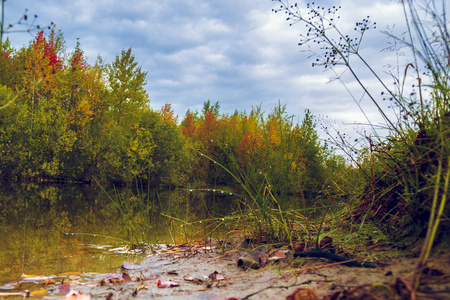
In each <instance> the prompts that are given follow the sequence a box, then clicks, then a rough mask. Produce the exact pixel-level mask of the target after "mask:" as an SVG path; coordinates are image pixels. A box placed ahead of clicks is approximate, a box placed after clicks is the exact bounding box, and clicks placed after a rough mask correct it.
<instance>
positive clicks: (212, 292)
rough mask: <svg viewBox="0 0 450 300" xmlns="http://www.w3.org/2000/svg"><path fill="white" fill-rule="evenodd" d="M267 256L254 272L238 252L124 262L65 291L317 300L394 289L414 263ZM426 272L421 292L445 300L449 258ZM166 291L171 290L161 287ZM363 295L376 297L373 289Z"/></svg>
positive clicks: (100, 295) (175, 253)
mask: <svg viewBox="0 0 450 300" xmlns="http://www.w3.org/2000/svg"><path fill="white" fill-rule="evenodd" d="M268 251H269V250H266V253H265V254H266V255H268V256H267V257H265V259H266V264H265V265H264V266H262V267H261V268H260V269H257V270H254V269H251V268H247V269H243V268H241V267H239V266H238V263H237V262H238V259H239V258H240V257H241V255H242V254H243V253H245V252H243V251H228V252H226V253H224V254H222V253H219V251H216V252H208V253H197V252H198V251H195V252H183V251H181V249H174V250H171V251H166V252H164V253H159V254H155V255H150V256H148V257H147V258H146V259H145V260H144V261H143V262H142V263H141V264H131V263H127V262H125V263H124V264H123V267H125V268H120V269H118V273H117V274H97V275H86V277H82V280H80V281H74V282H72V283H71V284H70V289H72V290H73V291H76V292H78V293H82V294H86V295H90V297H91V298H93V299H107V298H108V299H125V298H128V299H148V298H153V297H155V298H164V299H215V298H219V299H229V298H231V299H286V297H288V296H289V295H291V294H293V293H294V292H295V291H296V290H297V289H298V288H307V289H311V291H313V292H314V293H316V294H317V297H318V299H323V297H324V296H326V295H332V294H336V293H337V292H338V291H341V290H352V289H355V288H358V287H362V286H363V285H365V284H373V283H384V284H386V286H387V285H395V282H396V280H397V278H404V279H409V278H411V275H412V273H413V271H414V267H415V262H416V258H414V257H393V258H389V257H388V256H387V255H386V253H383V252H380V253H375V254H374V256H372V258H373V259H372V263H373V264H375V265H376V268H360V267H349V266H344V265H339V264H336V263H335V262H332V261H329V260H327V259H323V258H297V259H296V260H293V258H292V253H289V252H288V251H287V250H286V251H285V252H286V255H287V256H286V257H285V258H279V257H276V258H275V259H270V257H274V256H276V255H280V252H279V251H278V250H277V251H272V252H271V253H269V252H268ZM269 255H272V256H269ZM429 266H430V270H432V271H429V274H426V275H424V279H423V280H422V282H423V285H422V286H421V290H422V291H425V292H429V293H430V294H431V295H433V296H434V297H438V298H437V299H446V298H445V297H449V296H450V295H449V294H448V293H447V294H445V293H436V292H438V291H442V290H447V291H450V276H449V273H448V270H449V267H450V255H449V254H440V255H435V256H433V257H432V258H431V259H430V263H429ZM123 273H125V274H126V275H123ZM158 282H159V284H158ZM158 285H159V287H158ZM167 285H173V286H172V287H164V286H167ZM381 286H382V285H381ZM366 290H370V291H373V292H376V291H375V290H374V288H373V287H372V288H370V289H368V288H366ZM378 292H379V291H378ZM383 293H387V292H386V291H383ZM439 297H440V298H439ZM419 298H420V297H419ZM311 299H312V298H311ZM329 299H338V298H329Z"/></svg>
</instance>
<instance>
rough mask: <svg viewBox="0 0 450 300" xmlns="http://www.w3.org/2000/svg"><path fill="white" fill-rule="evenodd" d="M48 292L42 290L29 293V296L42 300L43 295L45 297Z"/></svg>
mask: <svg viewBox="0 0 450 300" xmlns="http://www.w3.org/2000/svg"><path fill="white" fill-rule="evenodd" d="M47 292H48V290H46V289H43V290H37V291H32V292H30V295H31V296H33V297H36V298H43V297H44V296H45V295H47Z"/></svg>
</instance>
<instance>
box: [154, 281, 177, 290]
mask: <svg viewBox="0 0 450 300" xmlns="http://www.w3.org/2000/svg"><path fill="white" fill-rule="evenodd" d="M179 285H180V284H179V283H177V282H173V281H165V282H161V280H158V283H157V284H156V286H157V287H159V288H168V287H175V286H179Z"/></svg>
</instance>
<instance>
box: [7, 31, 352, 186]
mask: <svg viewBox="0 0 450 300" xmlns="http://www.w3.org/2000/svg"><path fill="white" fill-rule="evenodd" d="M0 64H1V65H0V67H1V69H2V74H1V79H0V80H1V82H0V83H1V87H0V91H1V96H0V97H1V99H2V106H3V109H1V110H0V128H1V129H0V130H1V137H0V139H1V141H0V149H1V153H2V155H1V158H0V165H1V173H0V176H1V177H2V178H4V179H8V180H44V181H65V182H73V181H77V182H89V181H92V177H93V176H94V175H95V176H96V178H97V179H98V180H99V181H101V182H104V183H114V184H130V183H132V182H133V181H135V180H139V181H141V182H145V183H148V184H150V185H152V186H162V187H172V188H173V187H185V188H189V187H192V186H202V185H212V184H219V185H225V184H230V183H232V181H233V180H232V178H230V175H229V174H228V173H227V172H226V171H225V170H224V169H223V168H221V167H218V165H219V164H220V165H222V166H223V167H226V168H228V169H229V170H232V171H233V172H236V173H242V174H240V176H247V177H249V176H253V175H254V174H256V173H259V172H262V171H264V173H265V174H266V176H268V179H269V181H271V182H272V184H273V185H276V186H279V187H280V190H281V189H283V190H285V191H287V192H290V193H295V192H298V191H299V189H301V190H302V191H309V192H317V191H319V190H320V189H321V188H322V186H323V185H324V184H326V181H327V178H329V177H330V176H331V173H332V172H333V170H332V169H333V168H336V167H341V168H344V169H345V168H346V166H345V163H344V160H343V159H342V158H340V157H337V156H334V155H333V154H332V153H331V152H329V151H327V150H326V147H325V145H323V143H321V142H320V141H319V139H318V136H317V133H316V129H315V125H316V124H315V120H314V117H313V116H312V114H311V113H310V112H309V111H306V112H305V116H304V119H303V122H302V123H301V124H296V123H295V122H294V121H295V119H294V116H290V115H288V114H287V113H286V107H285V106H282V105H280V106H278V107H275V108H274V109H273V111H271V112H270V113H268V114H267V115H265V113H264V112H262V110H261V108H260V107H256V108H254V109H252V111H251V112H250V113H248V114H246V113H245V112H238V111H236V112H235V113H234V114H232V115H227V114H220V105H219V103H218V102H216V103H211V102H210V101H209V100H208V101H205V103H204V107H203V110H202V111H201V112H197V111H195V112H192V111H188V112H187V113H186V115H185V117H184V119H183V120H178V117H177V116H175V115H174V113H173V111H172V110H171V106H170V104H166V105H165V106H164V107H162V108H161V109H160V110H157V111H155V110H152V109H151V108H150V99H149V96H148V94H147V92H146V90H145V85H146V78H145V77H146V72H144V71H142V70H141V67H139V65H138V62H136V61H135V57H134V56H133V54H132V50H131V49H128V50H122V51H121V53H120V55H117V57H116V59H115V61H114V62H113V63H111V64H105V63H103V61H102V59H101V58H100V57H99V58H98V59H97V61H96V63H95V65H89V63H88V62H87V61H86V59H85V57H84V56H83V50H82V49H81V46H80V45H78V46H77V47H76V49H75V50H74V51H72V52H67V50H66V46H65V41H64V37H63V34H62V33H61V32H55V31H52V32H51V33H50V34H48V36H45V35H44V34H43V32H39V33H38V34H37V35H36V37H35V39H34V40H33V41H32V42H31V43H30V45H29V46H28V47H24V48H22V49H19V50H16V49H12V48H10V46H9V45H8V41H6V42H5V43H4V46H3V49H2V53H1V62H0ZM202 155H205V156H206V157H210V158H212V159H213V160H214V161H212V160H208V159H205V158H204V157H202ZM330 166H332V167H330ZM280 185H283V187H282V188H281V186H280Z"/></svg>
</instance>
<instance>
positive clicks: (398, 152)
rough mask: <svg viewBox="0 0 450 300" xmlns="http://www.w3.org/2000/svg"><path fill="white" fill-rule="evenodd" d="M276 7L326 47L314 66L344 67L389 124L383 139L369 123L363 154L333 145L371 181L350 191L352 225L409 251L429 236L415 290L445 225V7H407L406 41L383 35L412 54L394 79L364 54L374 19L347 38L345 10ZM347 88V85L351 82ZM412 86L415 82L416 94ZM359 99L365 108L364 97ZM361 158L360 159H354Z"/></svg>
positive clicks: (339, 140) (448, 112)
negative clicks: (367, 77) (342, 24)
mask: <svg viewBox="0 0 450 300" xmlns="http://www.w3.org/2000/svg"><path fill="white" fill-rule="evenodd" d="M274 1H275V0H274ZM276 2H278V3H279V4H280V6H279V8H278V9H275V10H274V11H275V12H277V13H278V12H281V13H285V14H286V16H287V20H288V21H289V22H290V23H291V25H293V24H297V23H302V24H304V25H305V26H306V28H307V30H308V33H307V34H305V35H303V36H302V40H301V41H300V43H299V45H300V46H303V45H304V44H308V43H312V42H314V43H318V44H320V45H321V46H320V49H321V50H323V51H324V52H320V51H319V52H318V53H316V61H315V62H314V63H313V66H321V67H324V68H329V69H333V68H334V67H335V66H338V65H340V66H345V68H346V69H347V70H348V71H349V72H350V74H351V75H352V76H353V79H354V80H355V81H356V82H357V83H358V84H359V86H360V88H361V89H362V90H363V91H364V93H365V95H366V96H367V98H368V100H369V101H370V102H372V104H374V105H375V107H376V108H377V110H378V112H379V113H380V115H381V117H382V118H383V119H384V121H385V126H384V127H383V129H385V130H387V132H388V134H387V136H383V135H381V134H379V133H378V128H377V127H376V126H374V125H373V120H370V119H369V118H367V123H368V124H369V126H370V127H371V132H370V134H367V135H363V136H362V138H361V139H360V140H361V141H365V146H364V147H363V148H362V149H361V148H360V149H358V148H357V147H355V143H350V142H349V141H347V140H346V139H345V138H344V137H343V135H342V134H339V133H338V134H337V137H335V138H333V137H332V136H330V137H331V140H332V142H333V143H334V145H335V146H337V147H339V148H340V149H341V150H343V151H344V152H345V153H347V154H349V157H350V159H352V160H353V163H354V165H355V166H356V167H357V168H358V169H359V173H360V175H361V177H362V178H364V181H363V182H365V183H364V184H363V185H362V187H361V188H360V189H359V190H358V189H356V191H357V192H356V193H355V192H354V190H353V191H352V194H351V197H350V198H351V199H352V201H353V202H354V203H355V210H354V211H352V212H351V216H350V219H351V220H352V221H353V222H359V223H361V226H363V224H364V223H366V222H368V221H370V222H374V223H375V224H377V225H378V227H379V228H380V229H381V230H382V231H383V232H385V233H387V234H388V236H389V237H390V238H391V240H393V241H395V242H396V243H397V244H403V245H408V244H410V241H408V239H413V240H416V239H417V238H420V237H425V240H424V242H423V248H422V252H421V255H420V259H419V260H418V264H417V272H416V274H415V276H414V278H413V280H412V286H413V287H414V289H417V288H418V286H419V283H420V274H421V270H422V268H423V267H424V266H425V265H426V261H427V259H428V257H429V255H430V253H431V249H432V245H433V243H435V241H436V238H438V237H439V231H438V228H439V225H440V223H441V222H442V220H443V216H444V214H446V213H447V212H448V207H447V208H446V201H447V198H448V182H449V176H450V175H449V174H450V165H449V161H450V140H449V139H450V105H449V97H450V93H449V92H450V80H449V78H450V64H449V63H448V58H449V57H450V48H449V47H448V45H449V44H450V35H449V32H448V24H447V19H446V7H445V1H434V0H431V1H412V0H407V1H402V2H401V3H402V5H403V11H404V17H405V21H406V24H407V28H408V31H407V35H406V36H407V38H406V39H405V38H403V37H398V36H395V35H393V34H392V33H390V32H385V33H386V36H387V38H388V39H391V40H392V41H393V42H394V43H393V45H399V46H401V47H405V46H406V47H407V48H408V49H409V58H410V61H409V62H407V63H406V64H405V66H404V67H400V66H399V67H398V68H397V74H398V75H392V77H391V78H388V79H383V77H382V76H380V75H379V74H377V72H375V69H374V68H373V67H372V66H371V65H370V64H369V63H368V62H367V60H366V59H365V58H364V57H363V55H362V52H361V51H360V50H361V41H362V40H364V36H365V35H366V34H368V33H367V32H370V30H373V29H375V23H374V22H372V21H371V20H370V18H369V17H367V18H365V19H364V20H363V21H361V22H357V23H356V28H355V34H354V35H353V36H352V35H351V34H349V35H347V34H346V33H343V32H341V31H340V29H339V27H338V25H337V23H336V20H337V19H339V17H338V12H339V10H340V9H341V8H340V7H337V6H335V7H333V8H330V9H322V8H320V7H315V6H313V5H307V10H306V11H305V10H303V9H301V8H300V7H299V6H297V4H295V5H290V4H289V1H284V0H276ZM395 50H398V49H397V48H396V49H395ZM355 62H357V63H361V64H362V65H363V66H365V67H366V70H364V71H368V72H369V73H370V74H372V76H373V79H375V81H377V82H378V84H379V89H380V90H381V91H382V92H381V95H383V96H382V98H384V99H383V100H388V101H389V102H390V105H391V108H393V109H394V112H395V114H394V116H392V114H390V113H389V111H391V109H390V108H386V107H385V105H383V103H382V102H381V99H380V98H379V97H378V96H376V95H374V94H373V93H372V92H371V91H370V90H369V88H368V85H367V84H366V83H365V82H364V79H363V78H362V76H361V75H362V73H361V72H362V69H361V68H356V64H355ZM411 77H413V79H412V82H411ZM338 79H339V80H342V79H341V78H338ZM392 80H393V81H394V82H395V84H394V85H393V86H390V85H389V84H388V83H387V82H388V81H389V82H391V81H392ZM341 82H342V83H343V84H344V86H345V82H343V81H341ZM407 83H409V84H412V88H411V87H409V86H407ZM354 100H355V102H356V104H357V105H358V106H359V107H360V108H361V106H360V104H359V99H354ZM361 109H362V108H361ZM362 111H363V113H364V114H365V112H364V110H363V109H362ZM365 115H366V116H367V114H365ZM355 152H356V153H357V154H358V155H356V156H355V155H353V154H354V153H355ZM349 194H350V192H349ZM356 207H359V208H360V209H359V210H358V209H357V208H356ZM444 226H445V227H444V229H443V230H442V231H441V233H440V235H441V237H442V236H444V237H445V236H447V237H448V229H449V228H450V226H449V224H448V222H446V224H445V225H444ZM423 228H426V230H423Z"/></svg>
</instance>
